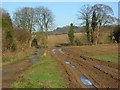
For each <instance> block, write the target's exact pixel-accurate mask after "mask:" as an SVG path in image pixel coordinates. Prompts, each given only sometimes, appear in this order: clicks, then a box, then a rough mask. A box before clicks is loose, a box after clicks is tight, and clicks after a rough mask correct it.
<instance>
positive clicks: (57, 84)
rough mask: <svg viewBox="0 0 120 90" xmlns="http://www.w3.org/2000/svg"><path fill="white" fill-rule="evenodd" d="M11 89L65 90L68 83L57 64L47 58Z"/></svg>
mask: <svg viewBox="0 0 120 90" xmlns="http://www.w3.org/2000/svg"><path fill="white" fill-rule="evenodd" d="M21 76H22V78H19V79H18V80H17V81H16V82H14V83H13V84H12V85H11V86H10V87H11V88H64V87H66V84H65V83H66V82H65V80H64V78H63V75H62V70H61V68H60V67H58V65H57V63H56V62H55V61H54V60H52V59H50V58H48V57H45V56H41V57H40V58H39V61H37V62H36V63H35V64H33V65H32V66H31V67H30V68H29V69H28V70H27V71H26V72H25V73H23V75H21Z"/></svg>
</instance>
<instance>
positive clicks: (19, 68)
mask: <svg viewBox="0 0 120 90" xmlns="http://www.w3.org/2000/svg"><path fill="white" fill-rule="evenodd" d="M43 51H44V50H41V51H35V52H33V55H32V56H30V57H26V58H24V59H23V60H21V61H17V62H14V63H12V64H9V65H5V66H3V67H2V88H9V86H10V84H12V82H13V81H15V80H17V79H19V78H21V77H22V72H23V71H25V70H26V69H28V67H30V66H31V65H32V64H33V63H34V62H36V61H37V58H38V57H39V56H40V55H41V54H42V53H43Z"/></svg>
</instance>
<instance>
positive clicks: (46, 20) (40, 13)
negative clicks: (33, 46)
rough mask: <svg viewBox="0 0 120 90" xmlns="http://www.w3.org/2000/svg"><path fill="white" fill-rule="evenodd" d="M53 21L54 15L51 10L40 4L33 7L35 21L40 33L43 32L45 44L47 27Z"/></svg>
mask: <svg viewBox="0 0 120 90" xmlns="http://www.w3.org/2000/svg"><path fill="white" fill-rule="evenodd" d="M53 21H54V15H53V13H52V11H51V10H49V9H48V8H45V7H42V6H41V7H37V8H35V22H36V25H37V27H38V29H39V30H40V31H41V32H42V34H44V32H45V38H46V44H47V39H48V29H49V28H50V27H51V26H52V25H53ZM43 38H44V36H43Z"/></svg>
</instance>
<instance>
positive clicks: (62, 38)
mask: <svg viewBox="0 0 120 90" xmlns="http://www.w3.org/2000/svg"><path fill="white" fill-rule="evenodd" d="M109 35H110V32H106V31H104V32H101V33H100V37H99V43H101V44H103V43H104V44H105V43H110V40H109V38H108V36H109ZM75 39H79V40H80V43H81V44H87V37H86V34H85V33H84V32H81V33H75ZM61 43H69V39H68V35H67V34H62V35H49V36H48V46H49V47H54V46H56V45H58V44H61Z"/></svg>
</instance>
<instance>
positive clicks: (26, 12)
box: [13, 7, 35, 47]
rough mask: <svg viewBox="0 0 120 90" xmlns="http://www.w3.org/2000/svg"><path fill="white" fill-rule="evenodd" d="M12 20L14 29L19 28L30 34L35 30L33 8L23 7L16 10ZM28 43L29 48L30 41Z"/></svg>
mask: <svg viewBox="0 0 120 90" xmlns="http://www.w3.org/2000/svg"><path fill="white" fill-rule="evenodd" d="M13 19H14V21H13V22H14V26H15V27H18V28H21V29H23V30H28V31H29V32H30V33H32V31H34V30H35V23H34V9H33V8H29V7H24V8H21V9H18V10H16V12H15V13H14V16H13ZM28 42H29V43H30V47H31V39H30V40H29V41H28Z"/></svg>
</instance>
